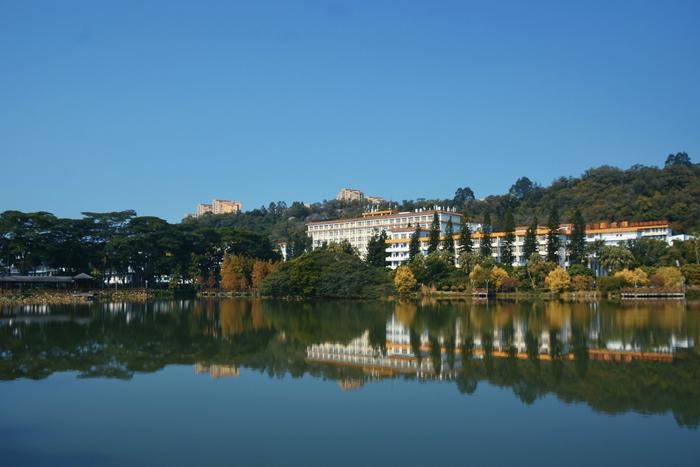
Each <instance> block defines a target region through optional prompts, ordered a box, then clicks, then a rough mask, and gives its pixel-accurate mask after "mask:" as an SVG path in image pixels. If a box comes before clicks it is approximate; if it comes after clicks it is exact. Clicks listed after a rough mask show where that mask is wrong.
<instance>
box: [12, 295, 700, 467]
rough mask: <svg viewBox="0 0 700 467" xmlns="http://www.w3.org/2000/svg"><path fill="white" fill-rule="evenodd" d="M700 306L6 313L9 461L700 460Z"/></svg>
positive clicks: (230, 307)
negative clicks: (699, 351)
mask: <svg viewBox="0 0 700 467" xmlns="http://www.w3.org/2000/svg"><path fill="white" fill-rule="evenodd" d="M698 342H700V306H699V305H698V304H693V303H686V302H662V303H644V304H641V303H636V304H614V303H607V302H599V303H576V304H565V303H558V302H523V303H513V302H489V303H472V302H461V301H460V302H439V303H438V302H434V301H433V302H431V301H424V302H406V303H375V302H342V303H339V302H280V301H253V300H242V299H241V300H219V301H217V300H211V301H207V300H189V301H163V302H152V303H148V304H145V305H143V304H125V303H112V304H95V305H89V306H88V305H86V306H68V307H67V306H51V307H47V306H38V307H18V308H9V309H4V310H3V311H2V314H1V315H0V399H1V400H2V404H0V464H2V465H3V466H23V465H60V466H63V465H65V466H82V465H90V466H95V465H144V466H152V465H167V466H174V465H212V466H219V465H226V466H228V465H304V466H307V465H324V466H326V465H382V466H386V465H406V466H407V465H431V466H432V465H478V466H484V465H536V466H543V465H567V466H571V465H586V466H590V465H596V466H601V465H610V466H613V465H614V466H620V465H634V466H642V465H654V466H660V465H673V466H684V465H693V466H697V465H700V431H699V430H698V426H699V425H700V355H698V349H697V348H696V345H697V343H698Z"/></svg>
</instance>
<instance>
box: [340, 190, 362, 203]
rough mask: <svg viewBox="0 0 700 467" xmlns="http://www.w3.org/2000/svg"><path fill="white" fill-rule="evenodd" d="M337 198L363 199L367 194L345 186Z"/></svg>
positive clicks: (347, 199)
mask: <svg viewBox="0 0 700 467" xmlns="http://www.w3.org/2000/svg"><path fill="white" fill-rule="evenodd" d="M335 199H337V200H338V201H363V200H364V199H365V194H364V193H363V192H361V191H360V190H355V189H353V188H343V189H341V190H340V191H339V192H338V194H337V195H336V197H335Z"/></svg>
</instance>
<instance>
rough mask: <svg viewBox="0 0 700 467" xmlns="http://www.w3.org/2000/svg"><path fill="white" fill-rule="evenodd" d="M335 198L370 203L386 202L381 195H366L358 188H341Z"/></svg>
mask: <svg viewBox="0 0 700 467" xmlns="http://www.w3.org/2000/svg"><path fill="white" fill-rule="evenodd" d="M335 199H336V200H338V201H366V202H367V203H368V204H376V205H378V204H382V203H385V202H386V201H385V200H384V198H380V197H379V196H371V195H367V196H365V194H364V193H363V192H362V191H360V190H356V189H354V188H343V189H341V190H340V191H339V192H338V194H337V195H336V197H335Z"/></svg>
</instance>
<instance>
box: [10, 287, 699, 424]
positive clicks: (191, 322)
mask: <svg viewBox="0 0 700 467" xmlns="http://www.w3.org/2000/svg"><path fill="white" fill-rule="evenodd" d="M396 306H397V307H398V305H396ZM401 306H402V308H400V309H401V310H403V311H401V317H399V316H398V314H399V313H398V311H399V308H396V309H395V305H394V304H387V303H374V302H351V303H347V302H346V303H329V302H323V303H318V304H310V303H308V302H307V303H302V302H272V301H253V302H251V301H245V300H232V301H225V300H222V301H216V300H212V301H194V302H172V303H168V304H167V307H164V305H163V304H162V303H161V304H147V305H137V306H130V307H126V308H125V309H124V311H119V312H115V311H109V310H108V309H107V308H103V307H102V306H101V305H93V306H91V307H85V308H60V307H56V308H55V310H56V313H54V314H52V315H50V316H48V317H44V316H42V319H41V320H40V321H39V320H34V321H32V320H31V319H28V320H25V321H22V320H21V319H14V320H13V322H12V324H9V322H8V321H5V322H4V323H3V324H2V325H0V355H2V356H3V357H2V360H0V378H2V379H5V380H8V379H15V378H44V377H46V376H48V375H50V374H51V373H53V372H57V371H77V372H78V373H79V374H80V375H81V376H83V377H119V378H130V377H132V375H133V373H134V372H137V371H155V370H158V369H160V368H163V367H164V366H166V365H168V364H173V363H178V364H187V363H189V364H194V363H195V362H202V363H203V364H214V365H215V364H221V365H232V366H237V367H242V368H246V369H248V370H258V371H261V372H265V373H267V374H269V375H271V376H280V375H285V374H287V375H291V376H293V377H299V376H302V375H305V374H311V375H314V376H318V377H324V378H330V379H334V380H342V381H359V380H362V381H366V380H367V379H368V378H374V377H378V376H369V375H368V374H366V373H364V372H363V370H362V368H355V367H338V366H333V365H328V364H320V363H313V364H312V363H309V362H307V361H306V359H305V357H306V348H307V345H309V344H313V343H323V342H345V343H347V342H350V341H351V340H353V339H355V338H357V337H358V336H360V335H362V334H363V333H364V332H365V331H367V330H369V331H370V332H369V336H370V341H371V344H372V345H376V346H380V345H385V343H386V323H387V319H388V318H389V316H390V315H391V313H392V312H394V311H395V312H396V313H397V318H399V321H401V323H402V324H403V325H406V324H408V326H407V327H408V334H409V336H410V348H411V351H412V352H413V354H414V355H416V357H417V358H420V354H421V352H420V350H419V349H420V346H421V335H423V333H426V334H427V335H428V336H429V344H430V347H431V351H430V355H429V357H430V359H431V362H432V363H433V365H434V366H435V368H436V369H437V371H440V370H439V368H440V367H441V364H442V356H441V355H440V354H439V353H438V351H439V349H440V348H441V347H443V348H444V350H445V352H446V353H447V356H446V357H445V358H447V362H448V365H449V366H450V368H455V370H456V371H455V372H454V374H456V376H455V380H456V385H457V388H458V389H459V390H460V391H462V392H464V393H465V394H472V393H474V391H475V390H476V388H477V386H478V383H479V381H487V382H488V383H490V384H493V385H497V386H502V387H509V388H511V389H512V391H513V392H514V393H515V394H516V395H517V396H518V397H519V398H520V399H521V400H522V401H523V402H524V403H532V402H533V401H535V400H536V399H537V398H538V397H541V396H542V395H544V394H549V393H553V394H556V395H557V397H559V398H560V399H562V400H564V401H585V402H586V403H587V404H589V405H590V406H591V407H593V408H595V409H596V410H599V411H604V412H607V413H621V412H626V411H629V410H634V411H638V412H642V413H664V412H668V411H672V412H673V414H674V417H675V418H676V420H677V421H678V423H679V424H682V425H684V426H697V425H698V422H699V421H700V402H698V401H700V387H699V385H698V384H697V382H698V381H700V358H698V355H697V354H696V353H695V352H694V351H692V350H691V351H690V352H688V353H687V355H685V356H684V357H683V358H679V359H676V360H674V362H673V363H664V362H653V361H632V362H629V363H611V362H604V361H597V360H589V358H588V355H589V350H590V349H597V348H603V349H604V348H605V345H606V342H609V341H611V340H617V341H620V342H622V343H625V344H629V345H631V344H630V343H641V342H643V343H667V342H668V341H670V339H671V337H672V336H676V337H677V338H678V339H687V340H688V341H696V342H697V340H698V332H699V330H700V326H699V325H698V323H700V319H699V318H698V315H699V314H700V313H698V310H695V309H692V310H688V309H687V308H686V307H687V305H680V304H676V305H669V304H664V305H663V306H658V307H657V306H655V305H652V306H649V307H644V306H641V305H637V306H627V305H625V306H621V307H618V308H615V307H613V306H612V305H609V304H607V303H602V304H587V303H584V304H580V303H577V304H573V305H567V304H558V305H557V306H549V305H548V306H547V307H545V306H544V305H543V304H539V303H535V304H533V303H524V304H518V305H517V306H513V304H507V306H505V305H504V306H498V305H497V304H496V305H494V306H491V307H489V308H487V307H486V306H484V305H472V304H470V303H468V302H463V303H452V304H441V303H437V304H435V305H429V304H424V305H423V306H417V305H415V304H414V305H413V306H410V302H408V303H404V304H402V305H401ZM567 307H569V308H568V309H567ZM557 310H560V311H557ZM679 310H680V311H681V312H679ZM492 311H493V312H495V315H494V316H491V315H489V313H491V312H492ZM628 313H632V314H633V315H635V316H636V317H634V318H631V317H630V316H627V315H626V314H628ZM654 313H660V314H662V315H663V314H667V316H656V315H654ZM640 315H646V317H644V318H643V319H640V318H639V316H640ZM47 318H50V319H47ZM59 318H60V320H59ZM52 320H53V321H52ZM555 325H557V326H555ZM558 325H561V326H562V327H561V328H559V327H558ZM515 329H518V330H519V331H518V332H522V333H523V334H520V336H521V338H523V340H524V342H523V343H521V344H518V345H522V347H519V349H521V350H518V352H522V351H525V352H526V357H527V358H525V355H521V354H517V355H516V354H515V353H514V349H515V347H516V341H517V339H516V335H515V334H514V330H515ZM566 329H569V330H570V333H571V334H570V339H569V340H567V342H570V348H571V354H572V356H573V358H572V359H571V360H569V358H571V356H569V357H567V358H563V357H564V355H567V351H568V349H567V347H566V346H562V336H564V337H566V335H565V334H563V333H565V332H569V331H566ZM494 335H495V336H500V340H501V342H500V343H499V345H500V347H499V348H501V349H504V350H507V358H501V356H502V354H500V355H501V356H494ZM547 338H549V345H550V348H549V353H550V354H551V357H552V361H544V360H542V361H541V360H540V358H539V357H540V354H539V352H540V345H541V344H542V341H541V340H540V339H547ZM475 339H477V340H478V339H480V340H481V342H480V346H476V345H475V342H474V341H475ZM644 345H647V344H644ZM456 347H459V355H460V357H461V358H460V360H461V362H456V361H455V354H454V352H455V351H456ZM475 347H480V350H477V349H476V348H475ZM643 348H645V349H646V348H647V347H643ZM516 350H517V349H516ZM482 351H483V360H480V359H478V357H480V356H481V355H482ZM496 353H498V352H496ZM540 367H542V370H541V371H540ZM548 367H549V368H548Z"/></svg>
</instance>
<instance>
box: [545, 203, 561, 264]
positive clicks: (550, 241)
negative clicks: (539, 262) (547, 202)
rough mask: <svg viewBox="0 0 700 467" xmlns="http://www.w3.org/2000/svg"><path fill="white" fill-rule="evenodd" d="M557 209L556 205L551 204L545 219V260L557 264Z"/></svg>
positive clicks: (558, 243) (558, 245)
mask: <svg viewBox="0 0 700 467" xmlns="http://www.w3.org/2000/svg"><path fill="white" fill-rule="evenodd" d="M560 246H561V242H560V240H559V211H557V207H556V206H555V205H552V210H551V211H550V212H549V219H548V220H547V261H551V262H553V263H557V264H559V247H560Z"/></svg>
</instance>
